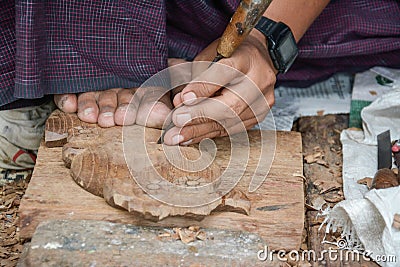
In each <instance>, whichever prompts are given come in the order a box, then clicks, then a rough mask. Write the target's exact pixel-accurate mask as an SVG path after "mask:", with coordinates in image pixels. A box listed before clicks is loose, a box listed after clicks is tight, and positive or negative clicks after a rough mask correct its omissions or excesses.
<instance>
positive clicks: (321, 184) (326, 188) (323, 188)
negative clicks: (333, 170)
mask: <svg viewBox="0 0 400 267" xmlns="http://www.w3.org/2000/svg"><path fill="white" fill-rule="evenodd" d="M314 185H315V186H316V187H317V188H318V190H319V194H321V195H322V194H325V193H327V192H331V191H334V190H338V189H340V188H341V185H340V184H339V183H337V182H336V181H335V180H317V181H315V182H314Z"/></svg>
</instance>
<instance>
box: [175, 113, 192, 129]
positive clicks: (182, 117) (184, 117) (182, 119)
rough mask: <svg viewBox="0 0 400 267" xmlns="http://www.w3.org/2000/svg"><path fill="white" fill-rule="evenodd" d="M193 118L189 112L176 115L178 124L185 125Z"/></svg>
mask: <svg viewBox="0 0 400 267" xmlns="http://www.w3.org/2000/svg"><path fill="white" fill-rule="evenodd" d="M191 119H192V117H191V116H190V114H189V113H183V114H178V115H176V122H177V124H178V125H177V126H181V127H182V126H183V125H185V124H186V123H188V122H189V121H190V120H191Z"/></svg>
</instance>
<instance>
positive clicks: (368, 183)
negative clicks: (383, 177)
mask: <svg viewBox="0 0 400 267" xmlns="http://www.w3.org/2000/svg"><path fill="white" fill-rule="evenodd" d="M372 181H373V178H371V177H365V178H363V179H360V180H358V181H357V183H358V184H363V185H366V186H367V187H368V189H371V186H372Z"/></svg>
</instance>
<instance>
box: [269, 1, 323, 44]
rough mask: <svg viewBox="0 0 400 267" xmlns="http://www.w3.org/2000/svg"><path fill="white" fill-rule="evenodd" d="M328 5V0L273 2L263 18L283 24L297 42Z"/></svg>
mask: <svg viewBox="0 0 400 267" xmlns="http://www.w3.org/2000/svg"><path fill="white" fill-rule="evenodd" d="M328 3H329V0H273V1H272V3H271V5H270V6H269V7H268V9H267V11H265V13H264V16H266V17H267V18H269V19H272V20H274V21H282V22H284V23H285V24H286V25H288V26H289V28H290V29H291V30H292V32H293V35H294V37H295V39H296V41H299V40H300V39H301V37H303V35H304V33H305V32H306V31H307V29H308V28H309V27H310V26H311V24H312V23H313V22H314V20H315V19H316V18H317V17H318V16H319V14H321V12H322V10H323V9H324V8H325V7H326V6H327V5H328Z"/></svg>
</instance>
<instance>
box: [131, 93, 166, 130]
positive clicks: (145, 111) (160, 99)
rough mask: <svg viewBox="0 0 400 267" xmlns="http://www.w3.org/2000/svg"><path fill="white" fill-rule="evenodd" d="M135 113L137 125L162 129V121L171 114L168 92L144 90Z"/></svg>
mask: <svg viewBox="0 0 400 267" xmlns="http://www.w3.org/2000/svg"><path fill="white" fill-rule="evenodd" d="M144 90H147V92H144V94H143V97H142V99H141V101H140V105H139V109H138V112H137V117H136V123H137V124H139V125H143V126H147V127H152V128H162V126H163V124H164V121H165V120H166V119H167V118H168V116H169V114H170V113H171V109H172V103H171V100H170V95H169V92H167V93H166V89H165V88H161V87H154V88H144Z"/></svg>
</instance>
